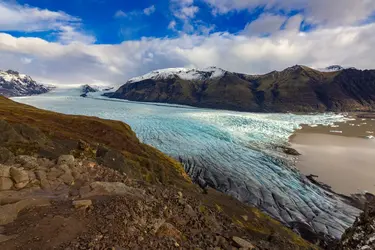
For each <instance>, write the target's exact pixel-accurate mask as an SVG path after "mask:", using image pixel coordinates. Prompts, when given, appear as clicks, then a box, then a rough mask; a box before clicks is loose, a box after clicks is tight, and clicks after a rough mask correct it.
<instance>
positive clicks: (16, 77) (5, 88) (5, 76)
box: [0, 70, 52, 97]
mask: <svg viewBox="0 0 375 250" xmlns="http://www.w3.org/2000/svg"><path fill="white" fill-rule="evenodd" d="M51 88H52V87H48V86H44V85H42V84H38V83H37V82H36V81H34V80H33V79H32V78H31V77H30V76H27V75H24V74H20V73H18V72H17V71H13V70H7V71H2V70H0V95H4V96H9V97H10V96H27V95H38V94H43V93H47V92H48V91H50V90H51Z"/></svg>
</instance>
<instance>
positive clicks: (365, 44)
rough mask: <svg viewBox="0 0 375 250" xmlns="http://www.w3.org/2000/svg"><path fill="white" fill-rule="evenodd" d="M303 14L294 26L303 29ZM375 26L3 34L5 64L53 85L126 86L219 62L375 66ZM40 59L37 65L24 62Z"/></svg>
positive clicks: (256, 68)
mask: <svg viewBox="0 0 375 250" xmlns="http://www.w3.org/2000/svg"><path fill="white" fill-rule="evenodd" d="M300 21H301V17H300V16H295V17H294V18H293V19H290V20H288V23H287V24H286V25H289V23H290V24H291V26H292V27H297V25H298V23H300ZM373 44H375V24H367V25H363V26H360V27H350V26H346V27H339V28H324V29H317V30H315V31H312V32H309V33H301V32H297V31H296V30H294V31H293V32H291V31H290V30H289V29H286V30H282V31H279V32H276V33H275V34H273V35H271V36H269V37H257V36H250V37H249V36H244V35H233V34H229V33H213V34H210V35H208V36H204V35H182V36H180V37H178V38H174V39H171V38H163V39H158V38H148V39H146V38H144V39H141V40H139V41H126V42H123V43H121V44H118V45H96V44H83V43H70V44H65V45H64V44H61V43H52V42H47V41H45V40H43V39H40V38H30V37H28V38H25V37H20V38H16V37H13V36H11V35H9V34H5V33H0V57H1V58H2V60H0V68H1V69H8V68H10V69H14V70H19V71H20V72H23V73H27V74H30V75H31V76H32V77H34V78H36V79H39V80H43V81H44V82H47V83H60V84H83V83H89V84H90V83H95V84H98V83H111V84H117V85H118V84H122V83H124V82H125V81H126V80H127V79H128V78H130V77H133V76H136V75H139V74H143V73H146V72H148V71H150V70H154V69H157V68H165V67H183V66H191V65H193V66H196V67H206V66H212V65H216V66H219V67H222V68H224V69H228V70H231V71H236V72H244V73H266V72H269V71H272V70H281V69H283V68H285V67H289V66H291V65H295V64H304V65H307V66H312V67H325V66H327V65H331V64H341V65H343V66H354V67H358V68H375V62H374V60H373V58H375V51H374V50H373ZM22 58H32V59H33V61H32V63H29V64H27V63H26V64H25V63H22Z"/></svg>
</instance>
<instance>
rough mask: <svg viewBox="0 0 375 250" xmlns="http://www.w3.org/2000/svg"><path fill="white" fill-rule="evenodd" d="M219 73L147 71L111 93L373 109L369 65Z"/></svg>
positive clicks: (255, 105) (374, 80)
mask: <svg viewBox="0 0 375 250" xmlns="http://www.w3.org/2000/svg"><path fill="white" fill-rule="evenodd" d="M196 71H197V72H198V73H200V74H203V73H201V72H202V71H199V70H196ZM168 72H170V69H169V71H168ZM203 72H204V71H203ZM223 72H224V73H222V74H220V75H216V76H211V77H206V76H205V75H202V76H196V75H195V78H192V77H190V78H189V77H185V76H184V75H181V74H180V73H179V72H178V73H168V74H166V73H160V72H159V71H158V72H156V73H155V72H152V73H151V75H150V74H149V75H147V77H140V78H137V79H133V80H130V81H128V82H127V83H126V84H125V85H123V86H122V87H120V88H119V89H118V90H117V91H116V92H115V93H114V94H113V95H111V97H113V98H121V99H128V100H132V101H146V102H166V103H175V104H186V105H192V106H197V107H207V108H218V109H229V110H238V111H252V112H288V111H294V112H299V111H303V112H310V111H319V112H324V111H359V110H360V111H367V110H374V109H375V71H374V70H364V71H362V70H357V69H353V68H352V69H343V70H339V71H332V72H320V71H318V70H314V69H311V68H308V67H305V66H300V65H296V66H293V67H290V68H287V69H285V70H283V71H280V72H278V71H273V72H271V73H268V74H265V75H254V76H251V75H244V74H238V73H232V72H227V71H223ZM184 78H185V79H184ZM186 78H188V79H186Z"/></svg>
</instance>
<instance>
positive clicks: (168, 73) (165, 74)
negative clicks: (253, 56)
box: [127, 67, 227, 83]
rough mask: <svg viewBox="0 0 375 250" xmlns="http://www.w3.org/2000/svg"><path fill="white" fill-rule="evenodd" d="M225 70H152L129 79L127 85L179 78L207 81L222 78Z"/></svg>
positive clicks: (209, 68)
mask: <svg viewBox="0 0 375 250" xmlns="http://www.w3.org/2000/svg"><path fill="white" fill-rule="evenodd" d="M225 72H227V71H225V70H223V69H220V68H216V67H208V68H203V69H194V68H168V69H160V70H154V71H151V72H150V73H147V74H145V75H142V76H138V77H134V78H131V79H130V80H129V81H127V83H134V82H140V81H143V80H147V79H152V80H161V79H170V78H176V77H179V78H181V79H183V80H188V81H194V80H208V79H213V78H219V77H222V76H223V75H224V74H225Z"/></svg>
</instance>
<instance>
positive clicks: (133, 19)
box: [0, 0, 375, 86]
mask: <svg viewBox="0 0 375 250" xmlns="http://www.w3.org/2000/svg"><path fill="white" fill-rule="evenodd" d="M374 45H375V0H159V1H152V0H137V1H130V0H121V1H120V0H64V1H56V0H18V1H16V0H0V58H1V60H0V69H2V70H7V69H13V70H17V71H19V72H21V73H24V74H28V75H30V76H31V77H32V78H34V79H36V80H37V81H39V82H42V83H45V84H53V85H61V86H68V85H82V84H96V85H121V84H123V83H125V82H126V81H127V80H128V79H129V78H131V77H134V76H138V75H141V74H145V73H147V72H149V71H151V70H156V69H162V68H171V67H198V68H204V67H210V66H217V67H221V68H223V69H226V70H229V71H235V72H241V73H248V74H262V73H267V72H270V71H273V70H282V69H284V68H286V67H290V66H293V65H296V64H302V65H306V66H310V67H314V68H324V67H326V66H329V65H333V64H339V65H342V66H344V67H357V68H360V69H370V68H375V46H374Z"/></svg>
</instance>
